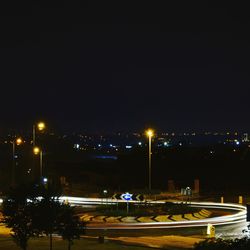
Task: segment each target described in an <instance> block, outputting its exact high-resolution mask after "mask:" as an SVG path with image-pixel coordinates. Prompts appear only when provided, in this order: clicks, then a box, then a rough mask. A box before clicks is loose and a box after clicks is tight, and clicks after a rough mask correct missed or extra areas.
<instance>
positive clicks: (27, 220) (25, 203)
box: [2, 186, 37, 250]
mask: <svg viewBox="0 0 250 250" xmlns="http://www.w3.org/2000/svg"><path fill="white" fill-rule="evenodd" d="M30 188H31V187H30V186H20V187H18V188H15V189H11V190H10V192H9V194H7V196H6V198H5V199H4V201H3V205H2V213H3V219H2V222H3V223H4V224H5V225H6V226H7V227H8V228H10V229H11V236H12V237H13V239H14V241H15V243H16V244H17V245H18V246H19V247H20V248H21V249H23V250H26V249H27V245H28V240H29V238H30V237H32V236H35V235H36V233H37V231H36V229H35V228H34V225H33V221H32V217H33V212H34V204H35V200H36V198H34V196H33V195H31V192H30V190H31V189H30Z"/></svg>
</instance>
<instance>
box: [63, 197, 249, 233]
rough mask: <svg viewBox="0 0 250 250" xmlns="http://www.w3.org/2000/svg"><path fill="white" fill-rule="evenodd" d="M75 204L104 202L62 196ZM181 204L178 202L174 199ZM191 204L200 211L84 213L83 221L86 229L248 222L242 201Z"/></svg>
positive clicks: (180, 226) (154, 202)
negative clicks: (141, 214) (132, 214)
mask: <svg viewBox="0 0 250 250" xmlns="http://www.w3.org/2000/svg"><path fill="white" fill-rule="evenodd" d="M61 199H62V200H64V201H65V200H67V201H68V202H69V203H71V204H72V205H77V206H91V205H92V206H93V205H100V204H103V200H102V199H98V198H78V197H61ZM119 202H123V201H119ZM149 202H150V203H152V204H159V203H164V202H165V201H149ZM105 203H107V204H112V203H117V201H113V200H112V199H106V200H105ZM175 203H178V202H175ZM189 205H190V206H191V207H195V208H200V211H199V212H197V213H189V214H176V215H170V216H169V215H159V216H154V217H153V218H152V216H151V217H145V216H138V217H133V218H131V217H129V216H124V217H115V216H113V217H111V216H105V215H100V216H92V217H91V215H88V214H84V215H81V218H82V220H83V221H86V222H87V225H86V227H87V229H132V230H133V229H147V228H148V229H160V228H194V227H206V226H207V225H208V224H212V225H214V226H217V225H221V226H225V225H232V224H238V223H239V224H240V223H244V222H246V207H245V206H242V205H239V204H231V203H230V204H229V203H215V202H191V203H190V204H189ZM214 210H216V211H221V212H223V215H216V216H213V213H212V212H211V211H214ZM138 220H139V221H138Z"/></svg>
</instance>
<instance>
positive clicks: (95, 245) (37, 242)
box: [0, 236, 149, 250]
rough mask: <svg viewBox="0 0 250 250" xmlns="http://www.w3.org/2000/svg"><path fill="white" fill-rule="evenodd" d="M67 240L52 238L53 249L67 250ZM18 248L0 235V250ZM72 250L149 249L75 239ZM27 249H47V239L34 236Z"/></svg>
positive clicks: (9, 238)
mask: <svg viewBox="0 0 250 250" xmlns="http://www.w3.org/2000/svg"><path fill="white" fill-rule="evenodd" d="M67 247H68V245H67V242H66V241H63V240H61V239H59V238H54V239H53V250H64V249H65V250H67V249H68V248H67ZM7 249H11V250H20V248H18V247H17V245H16V244H15V243H14V242H13V240H12V238H11V237H10V236H0V250H7ZM71 249H72V250H83V249H84V250H117V249H119V250H149V248H147V247H139V246H128V245H121V244H119V243H117V242H112V241H105V243H99V242H98V239H97V238H96V239H85V238H83V239H80V240H75V241H74V245H73V246H72V248H71ZM28 250H49V240H48V238H47V237H44V238H34V239H31V240H30V241H29V242H28Z"/></svg>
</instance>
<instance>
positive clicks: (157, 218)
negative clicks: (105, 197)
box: [80, 209, 211, 223]
mask: <svg viewBox="0 0 250 250" xmlns="http://www.w3.org/2000/svg"><path fill="white" fill-rule="evenodd" d="M210 216H211V212H210V211H208V210H206V209H202V210H200V211H198V212H193V213H185V214H172V215H164V214H163V215H154V216H108V215H91V214H84V215H82V216H81V217H80V218H81V220H82V221H84V222H95V223H96V222H100V223H103V222H104V223H138V222H141V223H150V222H174V221H189V220H190V221H191V220H200V219H205V218H208V217H210Z"/></svg>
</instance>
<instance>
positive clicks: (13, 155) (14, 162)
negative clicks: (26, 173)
mask: <svg viewBox="0 0 250 250" xmlns="http://www.w3.org/2000/svg"><path fill="white" fill-rule="evenodd" d="M11 143H12V173H11V184H12V186H14V185H15V182H16V176H15V174H16V171H15V170H16V145H17V146H18V145H20V144H22V143H23V140H22V138H20V137H18V138H16V139H15V140H14V141H12V142H11Z"/></svg>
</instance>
